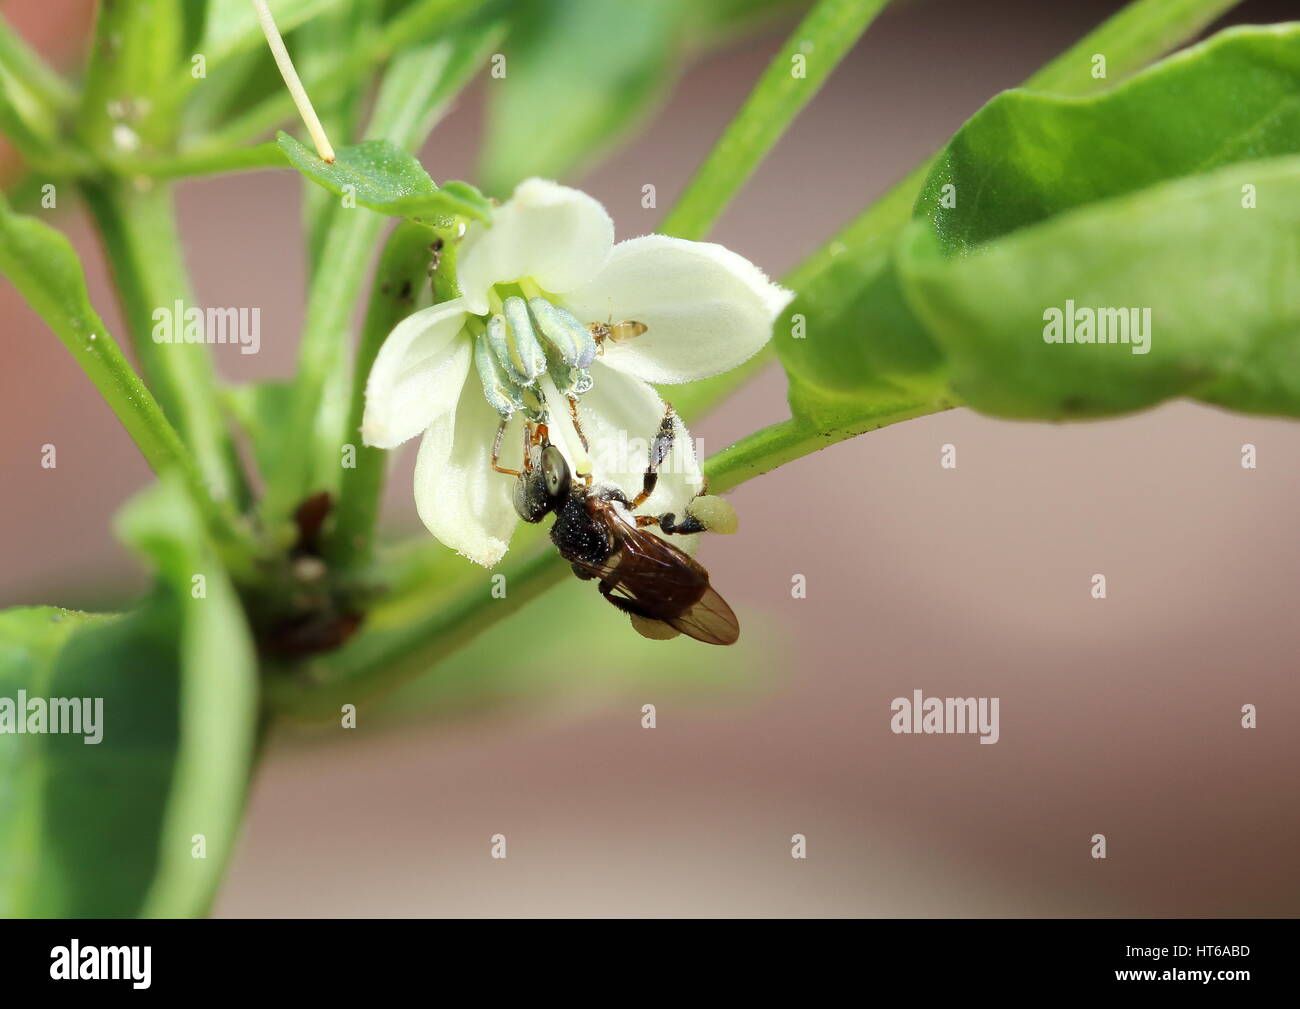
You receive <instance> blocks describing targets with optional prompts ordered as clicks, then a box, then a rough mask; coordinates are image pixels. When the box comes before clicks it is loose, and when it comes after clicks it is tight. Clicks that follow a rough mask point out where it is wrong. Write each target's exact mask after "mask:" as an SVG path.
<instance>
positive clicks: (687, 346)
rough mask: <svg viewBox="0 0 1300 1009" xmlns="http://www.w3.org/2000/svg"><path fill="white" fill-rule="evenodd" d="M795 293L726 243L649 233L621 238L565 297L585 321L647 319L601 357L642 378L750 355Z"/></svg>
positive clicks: (672, 376)
mask: <svg viewBox="0 0 1300 1009" xmlns="http://www.w3.org/2000/svg"><path fill="white" fill-rule="evenodd" d="M793 297H794V295H793V293H792V292H790V291H787V290H785V289H784V288H782V287H779V286H778V285H776V284H773V283H772V282H771V281H770V280H768V279H767V277H766V276H765V275H764V273H763V271H762V270H760V269H759V268H758V267H757V266H755V265H754V264H753V263H751V262H750V261H749V260H747V259H745V258H744V257H743V256H738V255H736V253H734V252H732V251H731V250H730V249H725V248H723V247H722V246H721V245H713V244H711V243H708V242H688V241H686V240H685V239H681V238H669V237H667V236H665V235H647V236H645V237H644V238H633V239H629V240H628V241H626V242H619V243H618V245H616V246H614V251H613V253H611V255H610V257H609V262H608V263H607V264H606V265H605V268H604V270H602V271H601V272H600V274H599V275H598V276H596V277H595V278H594V279H593V280H592V281H591V282H590V283H589V284H587V285H585V286H584V287H582V288H580V289H578V290H576V291H572V292H570V293H569V294H568V295H566V296H565V298H564V301H565V303H566V304H567V306H568V308H569V310H570V311H571V312H573V314H574V315H576V316H577V317H578V318H579V319H581V320H582V321H583V322H588V323H590V322H608V321H613V322H620V321H623V320H629V321H636V322H642V323H645V324H646V326H648V327H649V328H648V329H647V330H646V332H644V333H642V334H641V335H640V336H637V337H634V338H632V339H630V340H627V341H625V342H623V343H618V344H614V343H607V344H606V346H605V352H604V354H603V355H602V357H601V361H603V362H604V363H605V364H607V365H609V367H611V368H616V369H618V370H619V371H625V372H627V373H628V374H631V375H636V376H637V377H638V378H642V379H644V380H645V381H647V382H691V381H694V380H696V379H700V378H708V377H709V376H710V375H717V374H720V373H721V372H724V371H729V370H731V369H732V368H734V367H736V366H737V365H738V364H741V363H742V362H744V361H746V360H748V359H749V358H751V357H753V356H754V355H755V354H756V353H758V351H759V350H760V349H761V348H762V346H763V345H764V344H765V343H767V341H768V339H769V338H770V337H771V335H772V323H773V321H774V320H775V319H776V317H777V316H778V315H780V314H781V312H782V310H783V309H784V308H785V306H786V305H788V304H789V303H790V299H791V298H793Z"/></svg>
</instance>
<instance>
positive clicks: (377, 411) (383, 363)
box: [362, 179, 793, 566]
mask: <svg viewBox="0 0 1300 1009" xmlns="http://www.w3.org/2000/svg"><path fill="white" fill-rule="evenodd" d="M456 272H457V280H458V283H459V286H460V290H461V296H460V297H458V298H456V299H454V300H452V301H447V302H443V303H442V304H439V305H434V306H433V307H431V308H426V309H422V310H420V311H417V312H415V313H414V314H412V315H411V316H409V317H408V318H406V319H404V320H403V321H402V322H401V323H400V324H399V325H398V326H397V327H396V328H395V329H394V330H393V332H392V333H391V334H390V335H389V337H388V339H387V340H386V341H385V343H384V345H383V347H382V348H381V349H380V351H379V355H378V357H377V358H376V360H375V363H374V367H373V368H372V369H371V372H370V377H369V380H368V382H367V384H366V411H365V418H364V422H363V424H362V438H363V440H364V441H365V443H366V444H367V445H372V446H376V447H378V448H394V447H396V446H397V445H400V444H401V443H402V442H404V441H406V440H407V439H409V438H411V437H413V436H414V435H417V434H420V433H422V432H423V434H424V440H423V442H422V443H421V445H420V454H419V460H418V462H417V463H416V469H415V502H416V507H417V508H418V510H419V513H420V518H421V519H423V521H424V523H425V525H427V526H428V527H429V531H430V532H431V533H433V535H434V536H436V537H437V538H438V539H439V540H441V541H442V542H443V543H445V544H446V545H447V546H449V547H451V548H453V549H455V550H457V551H459V552H460V553H462V554H464V555H465V556H466V557H468V558H470V559H471V560H473V561H477V562H478V563H479V564H483V565H487V566H491V565H493V564H495V563H496V562H497V561H499V560H500V559H501V557H502V555H503V554H504V553H505V552H506V549H507V547H508V545H509V542H510V536H511V533H512V532H513V531H514V528H515V524H516V523H517V522H518V521H519V516H518V515H517V513H516V512H515V509H514V506H513V504H512V494H513V490H514V486H513V485H514V480H513V479H512V478H511V477H508V476H504V475H502V474H500V473H497V472H495V471H494V470H493V469H492V467H491V456H492V446H493V443H494V440H495V438H496V435H497V429H498V426H499V424H500V422H501V421H502V419H504V418H510V417H513V418H514V419H513V420H512V421H511V423H510V426H509V429H508V430H507V432H506V438H505V441H504V449H503V452H502V455H501V459H500V463H501V465H502V466H504V467H507V468H516V469H517V468H519V464H520V460H521V458H522V454H523V450H522V436H521V434H520V432H521V430H522V420H521V419H520V418H519V417H514V414H515V413H516V412H520V413H525V414H530V415H532V416H539V415H541V414H545V416H546V422H547V425H548V427H549V429H550V435H551V440H552V441H553V442H554V443H555V444H556V445H558V446H559V447H560V450H561V451H562V452H563V453H564V454H565V456H566V458H567V459H568V460H569V463H570V466H571V467H573V468H574V469H575V471H578V472H581V471H583V467H584V466H590V467H591V468H592V471H593V477H594V479H595V481H596V482H597V483H599V484H616V485H618V486H619V487H621V488H622V489H623V490H624V492H625V493H626V494H628V496H629V497H631V496H634V495H635V494H636V493H637V492H638V491H639V490H640V489H641V482H642V476H643V474H644V472H645V468H646V463H647V456H646V452H647V446H648V444H649V442H650V441H651V440H652V439H653V437H654V435H655V432H656V431H657V430H658V429H659V425H660V422H661V420H662V418H663V416H664V410H665V406H664V403H663V401H662V400H661V399H660V398H659V395H658V393H656V392H655V390H654V389H653V388H652V387H651V386H650V384H649V383H651V382H658V383H674V382H690V381H693V380H696V379H701V378H707V377H709V376H710V375H716V374H718V373H720V372H724V371H727V370H729V369H731V368H734V367H736V366H737V365H739V364H741V363H742V362H743V361H745V360H747V359H748V358H750V357H752V356H753V355H754V354H755V353H757V352H758V350H759V349H760V348H761V347H762V346H763V345H764V344H765V343H766V342H767V341H768V339H769V338H770V336H771V332H772V322H773V320H774V319H775V318H776V316H777V315H778V314H779V313H780V312H781V310H782V309H783V308H784V307H785V306H786V305H787V304H788V303H789V301H790V299H791V297H793V295H792V294H791V293H790V292H789V291H786V290H784V289H782V288H780V287H778V286H777V285H775V284H773V283H771V282H770V281H769V280H768V279H767V277H766V276H764V275H763V273H762V271H760V270H759V269H758V268H757V267H756V266H754V265H753V264H752V263H750V262H749V261H748V260H746V259H744V258H742V257H741V256H738V255H736V254H735V253H733V252H730V251H729V250H727V249H724V248H723V247H722V246H720V245H712V244H707V243H704V242H689V241H685V240H682V239H677V238H668V237H665V236H663V235H647V236H645V237H643V238H633V239H630V240H628V241H624V242H620V243H618V244H617V245H615V244H614V224H613V222H612V221H611V220H610V218H609V215H608V214H607V213H606V212H605V209H604V207H602V206H601V205H600V204H599V203H598V202H596V201H595V200H594V199H592V198H591V197H590V196H587V195H586V194H585V193H581V192H578V191H577V190H575V189H569V188H567V187H565V186H560V185H557V184H555V183H553V182H547V181H545V180H542V179H528V180H527V181H525V182H522V183H520V184H519V186H518V188H517V189H516V190H515V192H514V195H513V196H512V197H511V199H510V200H509V201H508V202H507V203H506V204H505V205H504V206H502V207H501V208H500V209H499V210H498V211H497V213H496V215H495V219H494V221H493V223H492V225H491V227H484V226H481V225H473V226H471V227H470V229H469V231H468V232H467V233H466V235H465V237H464V239H463V241H462V243H461V246H460V249H459V254H458V259H457V264H456ZM538 299H540V300H538ZM620 322H628V323H639V324H640V325H637V326H624V327H618V326H617V324H618V323H620ZM600 323H613V324H615V325H614V331H613V332H612V333H611V334H609V336H608V338H605V339H603V341H601V342H600V343H599V346H598V345H597V344H598V337H604V336H605V335H606V334H605V331H604V330H602V329H600V327H599V326H597V327H595V330H594V331H593V328H592V325H593V324H600ZM624 337H628V338H624ZM569 397H572V398H574V399H575V400H576V402H577V411H578V415H579V420H580V426H581V429H582V433H583V434H584V435H585V436H586V439H587V444H588V449H589V452H588V453H584V452H583V449H582V446H581V443H580V441H579V440H578V439H577V438H576V437H575V431H574V428H573V425H572V422H571V421H570V419H569V418H570V403H569V401H568V398H569ZM676 432H677V440H676V446H675V451H674V455H673V456H672V457H670V464H666V465H665V466H664V468H663V469H661V471H660V472H661V475H660V479H659V482H658V486H657V487H656V489H655V492H654V494H653V496H652V497H651V498H650V499H649V500H648V501H647V502H646V503H645V504H644V505H643V506H642V507H641V508H640V509H639V511H640V512H643V513H646V514H654V515H660V514H663V513H664V512H669V511H672V512H675V513H676V514H677V515H678V516H679V517H680V516H681V515H682V514H683V510H684V508H685V505H686V503H687V502H689V501H690V500H691V498H693V497H694V496H695V495H696V494H698V493H699V492H700V489H701V487H702V486H703V476H702V474H701V472H700V466H699V461H698V460H697V459H696V457H695V452H694V448H693V446H692V445H691V441H690V438H689V437H688V436H687V435H686V431H685V429H684V428H683V427H682V426H681V422H680V421H677V422H676Z"/></svg>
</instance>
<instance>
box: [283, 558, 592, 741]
mask: <svg viewBox="0 0 1300 1009" xmlns="http://www.w3.org/2000/svg"><path fill="white" fill-rule="evenodd" d="M505 574H506V584H507V585H508V586H509V587H510V588H509V594H508V596H507V597H506V598H505V599H493V598H492V597H491V594H490V593H489V592H488V590H487V588H486V587H484V588H483V589H482V591H480V592H477V593H466V592H463V591H461V592H457V593H456V594H455V595H452V596H441V597H439V600H438V603H437V605H435V606H434V607H432V608H431V610H430V612H429V613H428V615H427V616H426V617H425V618H424V619H423V620H419V621H416V622H414V623H410V624H406V625H404V626H402V627H401V628H397V629H394V630H391V631H387V632H384V634H383V637H382V639H380V638H378V637H377V636H376V637H372V639H371V642H370V644H369V647H367V648H365V650H364V655H362V654H361V653H359V652H353V653H351V654H349V653H348V652H347V651H344V652H340V653H339V654H338V655H337V656H333V657H332V660H333V661H331V662H329V663H328V664H323V665H326V669H325V670H324V672H325V673H326V674H327V675H328V679H326V680H323V681H318V682H316V683H311V682H304V681H303V679H301V678H297V677H290V676H281V677H277V678H276V679H274V680H270V681H268V682H267V684H266V700H267V703H268V704H269V705H270V707H271V709H272V710H273V711H276V712H279V713H281V714H291V715H292V716H293V717H294V718H299V719H304V720H315V719H321V718H329V717H331V716H333V715H337V714H338V710H339V705H341V704H359V703H362V702H364V701H365V700H367V699H369V698H372V697H375V696H378V695H380V694H382V693H384V692H385V691H387V690H391V689H392V688H393V687H396V686H398V685H399V684H401V683H403V682H405V681H406V680H409V679H411V678H412V677H414V676H418V675H419V674H420V673H422V672H425V671H426V670H427V669H428V668H429V667H430V666H432V665H434V664H435V663H437V662H439V661H441V660H442V659H444V658H446V657H447V656H448V655H450V654H451V653H452V652H454V651H456V650H457V649H458V648H461V647H463V646H465V645H467V644H469V642H471V641H473V640H474V638H476V637H478V636H479V635H480V634H482V633H483V632H484V631H485V630H487V629H488V628H489V627H491V626H492V625H493V624H494V623H495V622H496V621H497V620H499V619H501V618H502V617H505V616H506V615H507V614H508V613H513V612H515V611H516V610H517V609H519V607H521V606H523V605H524V604H525V603H528V602H531V601H532V600H533V599H536V598H537V597H538V596H539V595H541V594H542V593H543V592H545V591H546V590H547V589H549V588H551V587H552V586H554V585H557V584H559V583H560V582H561V581H563V580H564V578H565V577H566V575H567V574H568V566H567V565H565V564H563V563H558V556H557V555H556V554H555V552H554V551H553V550H549V549H548V550H546V551H545V552H544V553H540V554H534V555H532V556H531V557H528V558H527V559H525V560H523V561H520V562H516V563H514V564H510V565H507V567H506V571H505ZM480 581H484V579H480ZM458 587H459V586H458ZM358 659H359V661H357V660H358Z"/></svg>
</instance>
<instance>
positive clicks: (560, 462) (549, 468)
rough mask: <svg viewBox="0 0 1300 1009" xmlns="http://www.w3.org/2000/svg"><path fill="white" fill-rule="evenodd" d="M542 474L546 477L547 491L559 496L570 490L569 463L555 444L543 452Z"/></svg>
mask: <svg viewBox="0 0 1300 1009" xmlns="http://www.w3.org/2000/svg"><path fill="white" fill-rule="evenodd" d="M542 474H543V475H544V476H545V477H546V493H548V494H550V495H551V496H552V497H559V496H560V495H562V494H565V493H567V492H568V490H569V464H568V463H567V462H565V461H564V456H563V455H562V454H561V453H560V450H559V449H558V448H556V447H555V446H554V445H547V446H546V448H545V450H543V452H542Z"/></svg>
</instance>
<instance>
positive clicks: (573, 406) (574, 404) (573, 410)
mask: <svg viewBox="0 0 1300 1009" xmlns="http://www.w3.org/2000/svg"><path fill="white" fill-rule="evenodd" d="M565 399H567V400H568V401H569V416H570V417H571V418H572V419H573V430H574V431H575V432H576V433H577V435H578V441H580V442H582V450H583V451H584V452H590V451H591V446H590V445H588V444H587V436H586V435H585V434H583V433H582V422H581V421H580V420H578V400H577V398H576V397H574V396H566V397H565Z"/></svg>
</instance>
